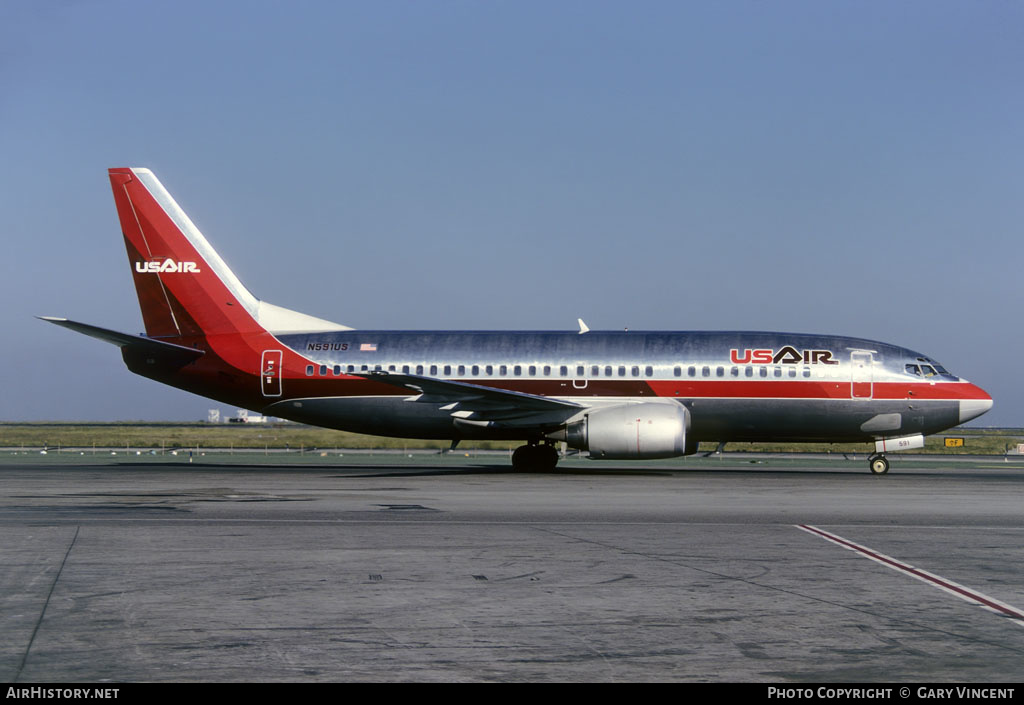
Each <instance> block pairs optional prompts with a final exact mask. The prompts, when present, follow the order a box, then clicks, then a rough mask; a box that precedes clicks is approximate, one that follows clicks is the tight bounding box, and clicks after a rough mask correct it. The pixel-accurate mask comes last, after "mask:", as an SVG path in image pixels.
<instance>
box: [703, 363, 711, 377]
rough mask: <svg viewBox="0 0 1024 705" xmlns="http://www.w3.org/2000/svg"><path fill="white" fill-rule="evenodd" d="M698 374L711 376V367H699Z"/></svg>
mask: <svg viewBox="0 0 1024 705" xmlns="http://www.w3.org/2000/svg"><path fill="white" fill-rule="evenodd" d="M700 376H701V377H710V376H711V368H710V367H708V366H706V365H705V366H704V367H702V368H700Z"/></svg>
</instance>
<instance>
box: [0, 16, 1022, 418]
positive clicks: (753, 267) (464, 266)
mask: <svg viewBox="0 0 1024 705" xmlns="http://www.w3.org/2000/svg"><path fill="white" fill-rule="evenodd" d="M0 47H2V49H0V87H2V90H0V154H2V156H3V167H2V168H0V213H2V214H3V216H4V219H3V228H4V239H3V241H4V243H5V245H6V248H5V249H6V252H5V257H3V259H2V260H0V261H2V262H3V265H2V266H3V271H2V277H0V292H2V294H3V298H4V302H5V304H4V306H3V307H2V309H0V317H2V319H0V323H2V326H3V330H4V331H5V332H6V333H5V336H4V339H5V341H6V343H7V344H6V345H4V346H3V350H2V352H0V355H2V358H0V360H2V361H3V364H2V366H0V370H2V371H0V380H2V384H3V386H4V390H5V393H4V394H3V395H0V420H20V419H30V420H42V419H66V420H79V419H81V420H87V419H97V420H122V419H125V420H126V419H154V420H157V419H199V418H205V415H206V410H207V409H208V408H212V407H214V406H216V405H215V404H214V403H212V402H209V401H207V400H204V399H201V398H199V397H195V396H192V395H189V394H187V393H185V392H179V391H176V390H173V389H169V388H165V387H162V386H160V385H158V384H156V383H154V382H150V381H148V380H144V379H141V378H137V377H135V376H133V375H131V374H130V373H128V372H127V371H126V370H125V369H124V367H123V364H122V363H121V360H120V356H119V354H118V352H117V350H116V349H115V348H113V347H112V346H107V345H104V344H102V343H100V342H99V341H95V340H92V339H89V338H85V337H82V336H77V335H74V334H72V333H70V332H69V331H65V330H62V329H59V328H57V327H55V326H49V325H47V324H44V323H42V322H40V321H37V320H35V319H34V318H33V316H35V315H62V316H67V317H69V318H73V319H76V320H82V321H86V322H90V323H95V324H97V325H101V326H106V327H111V328H116V329H120V330H126V331H130V332H138V331H140V330H141V318H140V316H139V313H138V309H137V304H136V300H135V294H134V290H133V289H132V285H131V276H130V272H129V269H128V263H127V259H126V257H125V254H124V249H123V243H122V241H121V237H120V233H119V228H118V224H117V218H116V213H115V210H114V206H113V202H112V198H111V195H110V189H109V185H108V182H107V178H106V169H107V168H108V167H111V166H145V167H149V168H151V169H153V170H154V172H155V173H156V174H157V176H158V177H159V178H160V179H161V181H163V183H164V185H165V186H166V187H167V188H168V190H170V192H171V193H172V194H173V195H174V196H175V198H176V199H177V200H178V202H179V203H180V204H181V205H182V207H184V208H185V210H186V211H187V212H188V213H189V215H190V216H191V217H192V219H193V220H194V221H195V222H196V224H197V225H198V226H199V228H200V229H201V230H202V231H203V232H204V233H205V235H206V236H207V238H208V239H209V240H210V241H211V242H212V243H213V244H214V246H215V247H216V248H217V249H218V250H219V251H220V253H221V255H222V256H223V257H224V258H225V259H226V260H227V261H228V263H229V264H230V265H231V266H232V268H233V269H234V270H235V272H236V273H237V274H238V275H239V276H240V278H241V279H242V280H243V281H244V282H245V283H246V284H247V286H248V287H249V288H250V289H251V290H252V291H253V293H255V294H256V295H257V296H259V297H260V298H263V299H265V300H267V301H270V302H272V303H275V304H278V305H281V306H286V307H288V308H293V309H297V310H301V311H303V312H306V313H310V314H312V315H316V316H320V317H323V318H328V319H331V320H335V321H338V322H340V323H344V324H346V325H350V326H354V327H358V328H385V329H402V328H419V329H434V328H442V329H443V328H468V329H473V328H500V329H505V328H508V329H516V328H530V329H571V328H574V327H575V321H576V318H577V317H579V316H582V317H583V318H584V319H585V320H586V321H587V323H588V325H590V327H591V328H593V329H605V328H610V329H620V328H623V327H627V326H628V327H629V328H631V329H634V330H638V329H668V330H687V329H758V330H785V331H797V332H812V333H813V332H820V333H839V334H845V335H853V336H860V337H865V338H871V339H877V340H884V341H887V342H891V343H895V344H899V345H904V346H907V347H910V348H912V349H916V350H919V351H921V352H924V353H926V354H929V355H931V356H933V357H935V358H936V359H938V360H939V361H941V362H942V363H943V364H945V365H946V366H947V367H948V368H950V370H952V371H954V372H955V373H957V374H960V375H962V376H964V377H966V378H968V379H970V380H971V381H973V382H976V383H978V384H980V385H982V386H983V387H985V388H986V389H987V390H988V391H989V392H990V393H992V395H993V397H994V398H995V400H996V404H995V408H994V409H993V411H991V412H990V413H989V414H987V415H986V416H985V417H982V419H980V420H979V421H980V422H982V423H985V424H988V425H1017V426H1020V425H1024V379H1022V376H1021V374H1020V372H1019V370H1018V366H1017V360H1016V356H1017V354H1018V351H1019V350H1020V349H1021V348H1022V347H1024V345H1022V338H1024V330H1022V327H1021V324H1020V319H1021V316H1020V311H1021V303H1022V301H1021V299H1022V297H1021V290H1022V289H1021V284H1020V275H1019V274H1018V271H1019V269H1020V267H1021V263H1022V262H1024V245H1022V241H1021V237H1020V236H1019V229H1020V224H1021V223H1022V222H1024V217H1022V216H1024V198H1022V192H1021V191H1022V185H1024V179H1022V173H1021V164H1022V163H1024V161H1022V153H1024V120H1021V115H1024V89H1022V87H1021V80H1020V76H1021V69H1022V67H1024V5H1021V4H1020V3H1013V2H1005V1H1001V0H1000V1H996V2H942V1H938V2H935V1H929V2H900V3H864V2H820V1H817V0H813V1H812V0H809V1H807V2H798V1H784V2H771V3H770V2H761V1H757V2H742V1H737V2H713V3H711V2H680V1H673V2H629V3H626V2H614V3H613V2H599V1H595V0H586V1H583V2H528V1H524V0H517V1H516V2H497V1H491V2H412V1H411V0H407V1H403V2H388V1H379V0H375V1H374V2H358V3H357V2H289V3H284V2H237V3H236V2H187V1H186V2H181V1H175V2H145V3H140V2H134V1H133V2H120V1H105V0H93V1H87V0H82V1H80V2H35V1H30V0H24V1H22V0H12V1H11V2H6V3H3V4H0ZM221 408H223V409H224V411H229V409H227V408H226V407H221Z"/></svg>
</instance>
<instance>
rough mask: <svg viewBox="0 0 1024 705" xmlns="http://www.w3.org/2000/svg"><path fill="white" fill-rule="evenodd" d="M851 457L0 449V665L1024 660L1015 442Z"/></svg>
mask: <svg viewBox="0 0 1024 705" xmlns="http://www.w3.org/2000/svg"><path fill="white" fill-rule="evenodd" d="M862 465H863V464H862V463H857V464H855V465H844V464H841V463H840V464H837V463H833V462H821V463H818V464H817V465H815V464H814V463H810V464H808V463H804V464H792V465H791V466H787V465H786V464H785V463H783V462H781V461H780V462H779V463H775V462H772V463H771V464H770V467H766V466H764V465H759V466H757V467H754V466H751V465H749V464H744V463H742V462H735V463H733V462H720V463H718V464H717V465H711V464H710V463H709V462H697V461H693V460H685V461H676V464H675V465H671V466H669V465H654V466H651V467H645V468H638V467H637V466H635V465H632V466H631V465H621V466H606V465H601V466H597V464H594V463H578V464H567V467H566V468H565V469H561V468H560V471H559V472H555V473H549V474H516V473H512V472H510V471H509V470H508V469H507V467H506V466H505V465H504V464H503V463H493V464H489V463H484V464H478V465H477V464H452V465H431V466H423V465H416V464H408V465H406V464H386V463H384V464H374V465H338V464H334V465H329V464H324V465H315V466H314V465H309V466H286V465H263V466H258V465H249V466H244V465H243V466H238V465H234V466H233V465H223V464H210V465H198V464H195V465H185V464H182V463H181V462H175V463H161V462H146V463H143V462H139V463H134V462H127V461H122V463H121V464H117V463H108V464H86V463H74V462H72V463H69V462H64V461H61V462H49V461H45V462H44V461H40V460H38V459H37V460H35V461H33V462H19V461H10V460H8V461H5V462H4V463H3V464H0V483H2V487H3V495H2V497H0V534H2V536H3V540H2V542H0V604H2V610H0V680H2V681H7V682H19V683H26V682H60V681H79V682H86V681H88V682H100V681H318V680H319V681H359V680H367V681H552V680H559V681H563V680H569V681H640V680H646V681H671V680H679V681H777V682H786V681H797V682H810V681H831V682H836V681H842V682H849V681H908V680H913V681H958V682H965V681H987V682H993V681H1000V682H1005V681H1018V680H1020V679H1021V678H1022V677H1024V620H1021V619H1017V618H1015V617H1014V616H1013V614H1014V613H1013V611H1012V610H1017V611H1018V612H1019V611H1020V610H1021V609H1022V608H1024V467H1022V466H1021V465H1020V464H1014V463H1004V462H1003V461H1002V460H1000V459H996V460H992V461H991V462H986V461H982V462H979V463H974V464H972V466H971V467H969V468H965V467H962V466H960V465H958V464H955V463H935V464H932V465H931V466H929V465H928V464H927V463H925V464H923V465H917V466H913V467H909V466H900V465H898V464H894V471H893V472H892V473H891V474H889V475H887V476H883V477H874V476H871V475H870V474H868V473H867V471H866V469H865V468H864V467H862ZM627 468H629V469H627ZM800 526H811V527H816V528H817V529H821V530H823V531H825V532H829V533H830V534H831V535H834V536H838V537H841V538H842V539H843V540H846V541H849V542H852V543H855V544H858V545H860V546H862V547H865V548H867V549H869V550H870V551H873V552H876V553H877V554H883V555H884V556H885V557H891V558H892V559H893V560H895V561H898V562H900V563H904V564H909V565H911V566H913V567H914V568H916V569H920V570H922V571H927V572H928V574H929V575H933V576H937V577H938V578H940V579H941V580H943V581H947V582H948V584H955V585H957V586H963V587H964V588H966V589H969V590H970V591H972V592H975V593H977V594H981V595H982V596H983V597H986V598H988V599H990V600H991V601H992V604H995V605H1005V606H1008V607H1009V608H1011V611H1009V612H1007V611H998V610H993V609H991V608H986V607H983V606H981V605H982V602H979V601H977V600H974V601H968V599H967V598H966V597H965V596H964V595H958V594H956V590H955V589H951V588H950V587H949V586H948V585H947V586H946V587H944V588H942V589H940V587H941V586H940V585H937V584H936V583H935V582H934V581H929V580H928V579H927V578H925V577H924V576H915V575H913V573H912V572H908V571H904V570H896V569H894V568H893V566H890V565H886V564H885V563H884V562H881V561H880V560H879V559H875V560H869V559H868V558H867V557H865V554H863V553H858V552H855V551H853V550H848V547H843V546H841V545H839V544H838V543H835V542H833V541H830V540H826V539H824V538H822V536H821V535H816V534H814V533H811V532H809V531H807V530H804V529H801V528H800ZM990 607H991V606H990Z"/></svg>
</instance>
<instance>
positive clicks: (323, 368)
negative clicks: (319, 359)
mask: <svg viewBox="0 0 1024 705" xmlns="http://www.w3.org/2000/svg"><path fill="white" fill-rule="evenodd" d="M320 376H321V377H326V376H327V365H320Z"/></svg>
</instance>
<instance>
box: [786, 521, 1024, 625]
mask: <svg viewBox="0 0 1024 705" xmlns="http://www.w3.org/2000/svg"><path fill="white" fill-rule="evenodd" d="M796 528H798V529H801V530H802V531H806V532H807V533H809V534H814V535H815V536H820V537H821V538H823V539H825V540H826V541H831V542H832V543H834V544H836V545H838V546H842V547H843V548H845V549H848V550H850V551H855V552H856V553H859V554H860V555H862V556H864V557H865V558H870V559H871V560H873V561H875V562H876V563H881V564H882V565H884V566H886V567H887V568H892V569H893V570H898V571H900V572H901V573H903V574H905V575H909V576H910V577H912V578H917V579H918V580H920V581H922V582H925V583H928V584H929V585H932V586H934V587H937V588H939V589H940V590H944V591H945V592H948V593H949V594H950V595H956V596H957V597H959V598H960V599H961V600H966V601H967V602H970V603H971V604H975V605H980V606H982V607H984V608H985V609H987V610H990V611H992V612H995V613H996V614H1001V615H1003V616H1006V617H1009V618H1010V619H1011V620H1013V621H1014V622H1015V623H1016V624H1017V625H1018V626H1021V627H1024V611H1022V610H1020V609H1019V608H1017V607H1014V606H1013V605H1009V604H1007V603H1005V602H1002V601H1001V600H997V599H995V598H994V597H989V596H988V595H986V594H984V593H981V592H978V591H977V590H972V589H971V588H969V587H965V586H963V585H960V584H959V583H955V582H953V581H952V580H947V579H946V578H943V577H941V576H938V575H935V574H934V573H929V572H928V571H926V570H921V569H920V568H915V567H914V566H912V565H910V564H909V563H903V562H902V561H898V560H896V559H895V558H892V557H890V556H887V555H885V554H884V553H879V552H878V551H875V550H873V549H870V548H868V547H867V546H861V545H860V544H856V543H854V542H853V541H850V540H848V539H844V538H843V537H842V536H837V535H836V534H830V533H829V532H827V531H823V530H822V529H819V528H817V527H816V526H808V525H806V524H798V525H797V527H796Z"/></svg>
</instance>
